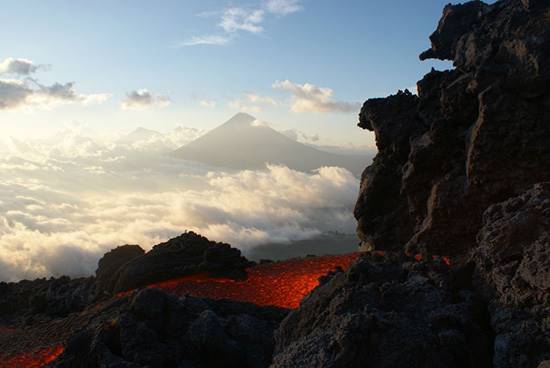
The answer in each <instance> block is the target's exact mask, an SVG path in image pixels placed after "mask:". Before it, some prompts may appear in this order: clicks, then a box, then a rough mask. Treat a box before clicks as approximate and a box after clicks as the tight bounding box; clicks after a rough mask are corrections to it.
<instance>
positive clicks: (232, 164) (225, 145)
mask: <svg viewBox="0 0 550 368" xmlns="http://www.w3.org/2000/svg"><path fill="white" fill-rule="evenodd" d="M174 155H175V156H176V157H179V158H182V159H185V160H189V161H196V162H203V163H206V164H209V165H213V166H219V167H227V168H234V169H261V168H265V165H266V164H267V163H271V164H281V165H285V166H287V167H289V168H291V169H294V170H300V171H310V170H314V169H318V168H319V167H322V166H338V167H344V168H346V169H348V170H350V171H351V172H352V173H354V174H356V175H359V174H360V173H361V171H362V169H363V167H364V166H365V162H368V158H367V156H351V155H339V154H335V153H330V152H324V151H320V150H318V149H316V148H313V147H310V146H307V145H305V144H302V143H300V142H297V141H295V140H292V139H290V138H288V137H287V136H286V135H284V134H282V133H280V132H278V131H276V130H274V129H273V128H270V127H269V126H268V125H266V124H265V123H262V122H261V121H259V120H257V119H256V118H255V117H254V116H252V115H249V114H246V113H238V114H236V115H235V116H233V117H232V118H231V119H229V120H228V121H227V122H225V123H224V124H222V125H221V126H218V127H217V128H214V129H212V130H211V131H209V132H207V133H206V134H204V135H202V136H200V137H199V138H197V139H196V140H194V141H192V142H190V143H188V144H186V145H184V146H182V147H180V148H178V149H177V150H176V151H175V152H174Z"/></svg>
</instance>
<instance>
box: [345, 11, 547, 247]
mask: <svg viewBox="0 0 550 368" xmlns="http://www.w3.org/2000/svg"><path fill="white" fill-rule="evenodd" d="M430 40H431V43H432V47H431V48H430V49H429V50H427V51H425V52H423V53H422V54H421V55H420V57H421V59H427V58H437V59H441V60H452V61H453V63H454V68H453V69H452V70H447V71H436V70H432V71H431V72H430V73H428V74H427V75H426V76H424V78H423V79H422V80H420V81H419V82H418V84H417V88H418V96H416V95H413V94H411V93H409V92H408V91H405V92H401V91H400V92H398V93H397V94H396V95H393V96H389V97H387V98H379V99H370V100H367V101H366V102H365V104H364V106H363V108H362V109H361V113H360V123H359V126H360V127H362V128H365V129H368V130H371V131H374V133H375V135H376V142H377V146H378V149H379V153H378V155H377V156H376V158H375V160H374V163H373V164H372V165H371V166H369V167H368V168H367V169H366V170H365V172H364V173H363V176H362V183H361V190H360V194H359V199H358V201H357V205H356V208H355V216H356V218H357V220H358V235H359V237H360V238H361V240H362V242H363V245H364V246H365V247H366V248H369V247H370V248H375V249H388V250H397V249H403V247H406V248H407V250H409V251H411V252H414V253H431V254H447V255H453V256H457V255H459V256H460V255H464V254H466V253H467V252H468V251H469V250H470V249H472V248H474V247H476V244H477V243H476V240H475V239H476V234H477V232H478V231H479V229H480V228H481V226H482V214H483V212H484V211H485V210H486V209H487V208H488V207H489V206H490V205H491V204H493V203H496V202H500V201H503V200H506V199H508V198H510V197H513V196H516V195H519V194H521V193H523V192H524V191H525V190H527V189H528V188H530V187H531V186H532V185H533V184H535V183H537V182H542V181H548V180H550V16H549V2H548V1H546V0H539V1H520V0H502V1H498V2H496V3H494V4H492V5H488V4H485V3H483V2H480V1H473V2H469V3H465V4H463V5H448V6H446V7H445V9H444V11H443V16H442V18H441V20H440V22H439V25H438V27H437V29H436V31H435V32H434V33H433V34H432V35H431V36H430Z"/></svg>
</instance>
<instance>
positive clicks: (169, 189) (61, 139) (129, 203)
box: [0, 128, 359, 280]
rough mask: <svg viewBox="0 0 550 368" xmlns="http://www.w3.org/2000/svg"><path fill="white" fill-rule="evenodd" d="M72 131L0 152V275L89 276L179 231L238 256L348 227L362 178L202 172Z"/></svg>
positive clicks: (337, 173) (282, 170)
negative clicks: (104, 261) (107, 258)
mask: <svg viewBox="0 0 550 368" xmlns="http://www.w3.org/2000/svg"><path fill="white" fill-rule="evenodd" d="M181 129H182V130H180V131H179V134H182V135H188V134H189V133H191V134H195V133H196V132H194V131H193V132H189V131H187V130H186V129H185V128H181ZM75 134H76V133H74V132H72V133H71V132H65V133H64V134H63V135H61V136H57V137H54V138H52V140H51V141H48V142H42V143H40V142H38V143H37V142H34V141H32V142H28V143H25V142H20V144H18V145H17V148H14V149H16V151H12V152H11V153H10V154H8V155H4V156H2V157H0V203H1V207H2V211H1V212H0V266H1V267H0V279H4V280H6V279H21V278H34V277H41V276H49V275H60V274H65V273H68V274H70V275H72V276H77V275H87V274H90V273H92V272H93V270H94V269H95V267H96V264H97V260H98V258H99V257H100V256H101V255H102V254H103V253H104V252H106V251H107V250H109V249H111V248H113V247H115V246H117V245H121V244H140V245H142V246H143V247H145V248H149V247H151V246H152V245H154V244H157V243H159V242H162V241H165V240H166V239H168V238H170V237H173V236H176V235H178V234H180V233H182V232H183V231H185V230H186V229H187V230H194V231H197V232H200V233H202V234H204V235H206V236H208V237H210V238H212V239H214V240H220V241H227V242H230V243H232V244H234V245H236V246H238V247H240V248H241V249H243V250H244V251H245V253H246V251H247V249H250V247H254V246H255V245H258V244H262V243H266V242H287V241H292V240H299V239H307V238H310V237H313V236H315V235H318V234H319V233H322V232H325V231H330V230H335V231H340V232H348V233H351V232H353V231H354V229H353V228H354V220H353V217H352V208H353V204H354V201H355V197H356V192H357V188H358V185H359V183H358V179H357V178H355V177H354V176H353V175H352V174H351V173H349V172H348V171H346V170H345V169H341V168H334V167H325V168H321V169H319V170H318V171H316V172H312V173H302V172H298V171H294V170H291V169H288V168H286V167H282V166H272V165H270V166H268V167H267V168H266V169H265V170H257V171H248V170H245V171H240V172H230V173H229V172H220V171H217V172H209V171H208V169H207V168H205V167H203V166H200V165H191V164H190V163H185V162H182V161H180V160H177V159H173V158H170V157H169V156H167V155H165V154H156V153H154V151H148V150H147V149H153V147H152V146H147V147H148V148H147V147H145V146H143V147H141V148H140V149H139V150H138V149H134V146H133V143H131V142H128V143H126V144H125V145H124V146H118V145H116V146H113V147H111V148H106V146H105V145H103V144H102V143H96V142H91V141H90V140H89V138H86V137H82V136H78V135H75ZM171 135H176V132H174V133H173V134H171ZM151 137H156V138H152V139H160V138H158V135H155V134H153V135H151ZM144 139H145V140H146V137H145V138H144ZM54 142H56V143H54ZM157 142H158V140H157ZM73 146H74V147H73ZM71 147H72V148H71ZM85 147H87V148H85ZM18 148H20V149H21V150H22V153H19V151H17V149H18ZM84 148H85V149H84ZM141 149H144V150H145V151H144V150H141ZM29 150H32V152H31V151H29ZM98 173H100V175H97V174H98Z"/></svg>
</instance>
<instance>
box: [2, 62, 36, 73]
mask: <svg viewBox="0 0 550 368" xmlns="http://www.w3.org/2000/svg"><path fill="white" fill-rule="evenodd" d="M40 67H41V66H39V65H35V64H34V63H33V62H32V61H30V60H27V59H14V58H7V59H5V60H4V61H2V62H1V63H0V74H13V75H25V76H28V75H30V74H32V73H34V72H36V71H37V70H38V68H40Z"/></svg>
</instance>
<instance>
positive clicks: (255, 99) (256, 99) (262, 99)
mask: <svg viewBox="0 0 550 368" xmlns="http://www.w3.org/2000/svg"><path fill="white" fill-rule="evenodd" d="M245 97H246V98H247V99H248V101H250V102H252V103H256V104H263V105H271V106H277V101H275V100H274V99H273V98H271V97H268V96H260V95H258V94H255V93H246V94H245Z"/></svg>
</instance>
